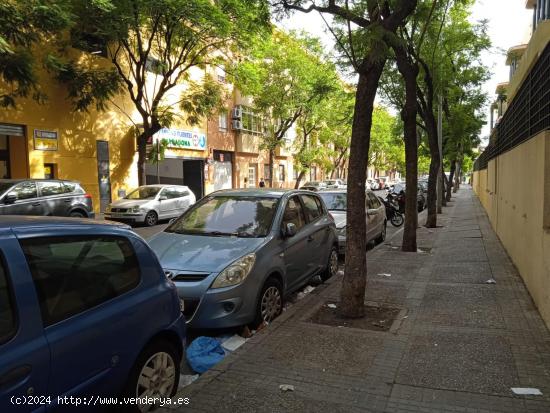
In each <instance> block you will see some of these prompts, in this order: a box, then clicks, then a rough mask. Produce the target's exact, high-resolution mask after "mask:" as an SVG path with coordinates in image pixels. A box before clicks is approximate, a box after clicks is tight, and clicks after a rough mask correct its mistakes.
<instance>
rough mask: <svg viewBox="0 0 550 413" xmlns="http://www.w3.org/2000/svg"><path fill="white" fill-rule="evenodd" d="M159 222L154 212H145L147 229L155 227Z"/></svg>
mask: <svg viewBox="0 0 550 413" xmlns="http://www.w3.org/2000/svg"><path fill="white" fill-rule="evenodd" d="M158 222H159V217H158V215H157V213H156V212H155V211H149V212H147V215H145V225H147V226H148V227H152V226H154V225H157V223H158Z"/></svg>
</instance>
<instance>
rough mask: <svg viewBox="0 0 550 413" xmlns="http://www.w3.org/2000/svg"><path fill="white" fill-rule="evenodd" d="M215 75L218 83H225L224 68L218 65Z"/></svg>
mask: <svg viewBox="0 0 550 413" xmlns="http://www.w3.org/2000/svg"><path fill="white" fill-rule="evenodd" d="M216 74H217V75H218V82H220V83H225V80H226V79H225V66H224V65H220V66H218V67H217V68H216Z"/></svg>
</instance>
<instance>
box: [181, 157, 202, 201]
mask: <svg viewBox="0 0 550 413" xmlns="http://www.w3.org/2000/svg"><path fill="white" fill-rule="evenodd" d="M183 184H184V185H186V186H188V187H189V189H190V190H191V191H193V193H194V194H195V197H196V198H197V199H200V198H202V197H203V196H204V161H203V160H184V161H183Z"/></svg>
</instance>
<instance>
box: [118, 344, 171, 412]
mask: <svg viewBox="0 0 550 413" xmlns="http://www.w3.org/2000/svg"><path fill="white" fill-rule="evenodd" d="M180 362H181V356H180V353H179V352H178V351H177V349H176V348H175V346H174V345H173V344H172V343H171V342H169V341H167V340H157V341H154V342H153V343H151V344H150V345H148V346H147V347H146V348H145V349H144V350H143V351H142V352H141V354H140V355H139V357H138V359H137V360H136V362H135V364H134V366H133V367H132V370H131V371H130V375H129V376H128V381H127V382H126V386H125V389H124V397H129V398H130V397H131V398H136V397H139V398H144V397H155V398H158V399H159V400H160V399H167V398H170V397H172V396H173V395H174V394H175V393H176V390H177V389H178V383H179V377H180ZM154 408H155V406H154V405H149V404H137V405H131V406H127V409H126V411H130V412H148V411H151V410H153V409H154Z"/></svg>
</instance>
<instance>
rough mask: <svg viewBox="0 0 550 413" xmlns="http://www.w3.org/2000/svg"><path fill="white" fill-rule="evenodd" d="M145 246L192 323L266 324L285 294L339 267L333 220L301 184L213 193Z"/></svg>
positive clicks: (211, 325) (215, 325)
mask: <svg viewBox="0 0 550 413" xmlns="http://www.w3.org/2000/svg"><path fill="white" fill-rule="evenodd" d="M149 245H150V246H151V248H153V250H154V251H155V252H156V253H157V255H158V257H159V259H160V262H161V264H162V266H163V267H164V270H165V271H166V273H167V274H168V276H169V277H170V278H171V279H172V281H173V282H174V283H175V284H176V286H177V287H178V291H179V294H180V297H182V298H183V300H184V302H185V315H186V317H187V320H188V323H189V326H191V327H196V328H225V327H234V326H240V325H246V324H249V323H251V324H254V325H258V324H260V323H261V322H262V321H265V322H268V323H269V322H271V321H272V320H273V319H274V318H275V317H276V316H278V315H279V314H280V313H281V311H282V308H283V302H284V298H285V296H286V295H287V294H289V293H291V292H292V291H295V290H297V289H298V288H300V287H302V286H303V285H304V284H305V283H307V282H308V281H309V280H310V279H311V278H312V277H314V276H315V275H317V274H320V275H321V278H322V279H328V278H329V277H331V276H332V275H334V274H335V273H336V271H337V268H338V237H337V235H336V227H335V225H334V220H333V219H332V217H331V216H330V214H329V213H328V211H327V210H326V208H325V207H324V206H323V202H322V201H321V199H320V198H319V196H318V195H317V194H315V193H312V192H307V191H300V190H287V191H285V190H276V189H269V190H268V189H262V190H254V189H234V190H222V191H218V192H214V193H212V194H210V195H207V196H206V197H204V198H203V199H201V200H200V201H199V202H197V203H196V204H195V205H194V206H192V207H191V208H190V209H189V210H188V211H187V212H185V213H184V214H183V215H182V216H181V217H179V218H178V219H176V220H175V221H174V222H172V223H171V224H170V225H169V226H168V227H167V228H166V229H165V230H164V232H161V233H159V234H157V235H155V236H153V237H152V238H150V239H149Z"/></svg>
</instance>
